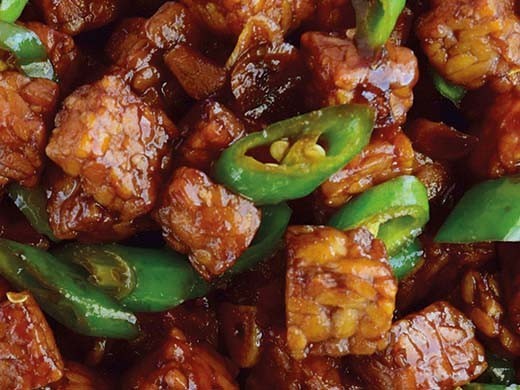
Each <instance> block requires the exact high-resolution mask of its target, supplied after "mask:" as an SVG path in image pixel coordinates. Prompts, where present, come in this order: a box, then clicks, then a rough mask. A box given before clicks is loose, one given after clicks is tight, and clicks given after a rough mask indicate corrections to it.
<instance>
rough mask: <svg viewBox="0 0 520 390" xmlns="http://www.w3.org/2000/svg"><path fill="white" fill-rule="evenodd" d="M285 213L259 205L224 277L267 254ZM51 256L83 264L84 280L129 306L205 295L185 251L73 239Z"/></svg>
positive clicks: (166, 305) (164, 305)
mask: <svg viewBox="0 0 520 390" xmlns="http://www.w3.org/2000/svg"><path fill="white" fill-rule="evenodd" d="M290 216H291V209H290V208H289V207H288V206H287V205H286V204H280V205H275V206H265V207H263V208H262V223H261V225H260V228H259V229H258V232H257V234H256V236H255V239H254V240H253V243H252V244H251V246H250V247H249V248H248V249H247V250H246V251H245V252H244V253H243V254H242V256H240V257H239V259H238V260H237V263H236V264H235V266H234V267H233V268H232V269H230V270H229V271H228V272H227V273H226V275H225V276H224V277H226V278H227V277H232V276H234V275H236V274H238V273H240V272H243V271H245V270H247V269H250V268H252V267H253V266H254V265H255V264H257V263H258V262H260V261H262V260H264V259H265V258H267V257H269V256H270V255H272V253H273V252H274V251H275V250H276V248H277V244H278V243H279V242H280V240H281V239H282V237H283V234H284V232H285V229H286V228H287V225H288V224H289V218H290ZM53 255H54V256H56V257H58V258H59V259H62V260H63V261H66V262H73V263H76V264H78V265H80V266H81V267H83V268H84V269H85V271H86V272H87V273H88V281H89V282H90V283H92V284H93V285H95V286H97V287H99V288H100V289H102V290H103V291H104V292H105V293H107V294H108V295H110V296H113V297H114V298H116V299H117V300H118V301H119V302H120V303H121V304H122V305H123V306H125V307H126V308H128V309H129V310H132V311H139V312H157V311H164V310H168V309H171V308H173V307H175V306H178V305H180V304H181V303H183V302H184V301H186V300H189V299H193V298H197V297H201V296H203V295H205V294H207V293H208V292H209V291H210V289H211V287H212V286H210V285H209V284H207V283H206V282H205V281H204V280H203V279H202V278H201V277H200V276H199V275H198V274H197V272H196V271H195V270H194V269H193V267H192V266H191V265H190V263H189V262H188V259H187V258H186V257H185V256H183V255H181V254H179V253H176V252H174V251H171V250H167V249H145V248H134V247H125V246H122V245H117V244H108V245H83V244H77V243H75V244H69V245H65V246H63V247H61V248H58V249H56V250H54V251H53Z"/></svg>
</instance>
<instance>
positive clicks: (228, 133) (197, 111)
mask: <svg viewBox="0 0 520 390" xmlns="http://www.w3.org/2000/svg"><path fill="white" fill-rule="evenodd" d="M179 127H180V129H181V132H182V133H186V136H187V138H186V140H185V141H184V142H183V143H182V145H181V147H180V148H179V150H178V153H179V155H180V162H181V163H182V164H183V165H187V166H189V167H192V168H197V169H200V170H202V171H204V172H208V171H209V169H210V167H211V164H212V163H213V161H215V160H216V159H217V158H218V156H219V155H220V152H221V151H222V150H224V149H225V148H227V147H228V146H229V145H230V144H231V143H233V142H234V141H236V140H237V139H239V138H240V137H242V135H244V132H245V129H244V125H243V124H242V122H241V121H240V120H239V119H238V118H237V117H236V116H235V115H234V114H233V113H232V112H231V111H230V110H228V109H227V108H226V107H225V106H223V105H222V104H220V103H218V102H216V101H213V100H206V101H204V102H202V103H201V104H199V105H197V106H195V107H194V108H193V109H192V110H191V111H190V112H189V113H188V115H187V116H186V117H185V118H184V119H183V121H182V122H181V123H180V125H179Z"/></svg>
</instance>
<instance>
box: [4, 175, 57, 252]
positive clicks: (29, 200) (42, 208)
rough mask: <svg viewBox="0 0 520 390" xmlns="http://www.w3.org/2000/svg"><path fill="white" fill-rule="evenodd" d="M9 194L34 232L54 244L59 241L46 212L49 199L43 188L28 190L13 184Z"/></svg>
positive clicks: (9, 188)
mask: <svg viewBox="0 0 520 390" xmlns="http://www.w3.org/2000/svg"><path fill="white" fill-rule="evenodd" d="M7 192H8V194H9V197H10V198H11V199H12V200H13V202H14V204H15V205H16V206H17V207H18V209H19V210H20V211H21V212H22V213H23V215H25V218H27V220H28V221H29V223H30V224H31V226H32V227H33V228H34V230H36V231H37V232H38V233H40V234H43V235H45V236H47V237H49V239H51V240H52V241H54V242H58V241H59V240H58V239H57V238H56V236H54V233H53V232H52V229H51V227H50V226H49V215H48V214H47V210H46V207H47V206H46V205H47V198H46V197H45V191H44V190H43V188H41V187H34V188H26V187H22V186H21V185H19V184H17V183H13V184H11V185H9V187H8V188H7Z"/></svg>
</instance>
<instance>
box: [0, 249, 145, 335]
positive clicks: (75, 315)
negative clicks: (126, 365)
mask: <svg viewBox="0 0 520 390" xmlns="http://www.w3.org/2000/svg"><path fill="white" fill-rule="evenodd" d="M0 274H1V275H2V276H3V277H5V278H6V279H7V280H8V281H9V282H10V283H11V284H13V285H14V286H15V287H17V288H19V289H23V290H28V291H30V292H31V293H32V294H33V295H34V297H35V298H36V300H37V301H38V303H39V304H40V306H41V307H42V309H43V310H44V311H45V312H46V313H47V314H49V315H50V316H51V317H53V318H54V319H55V320H56V321H58V322H60V323H61V324H63V325H65V326H67V327H68V328H70V329H72V330H73V331H75V332H77V333H80V334H83V335H87V336H96V337H109V338H122V339H132V338H135V337H136V336H137V335H138V333H139V329H138V326H137V319H136V317H135V316H134V315H133V314H132V313H130V312H128V311H126V310H124V309H123V308H122V307H121V306H120V305H119V304H118V303H117V302H116V301H115V300H113V299H112V298H110V297H109V296H107V295H105V294H104V293H103V292H102V291H101V290H99V289H98V288H96V287H94V286H92V285H91V284H90V283H88V282H87V281H86V280H85V278H84V275H83V273H82V270H81V269H80V268H78V267H76V266H75V265H73V264H69V263H66V262H63V261H60V260H58V259H57V258H56V257H54V256H52V255H51V254H49V253H47V252H45V251H42V250H40V249H37V248H34V247H31V246H28V245H23V244H19V243H17V242H14V241H9V240H5V239H0Z"/></svg>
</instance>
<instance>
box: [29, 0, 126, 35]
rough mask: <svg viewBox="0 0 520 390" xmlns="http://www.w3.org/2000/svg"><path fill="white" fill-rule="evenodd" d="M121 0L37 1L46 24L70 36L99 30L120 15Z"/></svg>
mask: <svg viewBox="0 0 520 390" xmlns="http://www.w3.org/2000/svg"><path fill="white" fill-rule="evenodd" d="M120 3H121V1H120V0H89V1H85V0H81V1H78V0H36V1H35V4H36V5H37V6H38V8H40V9H41V11H42V13H43V18H44V19H45V23H47V24H48V25H49V26H51V27H52V28H55V29H57V30H59V31H62V32H64V33H67V34H70V35H76V34H79V33H80V32H83V31H86V30H91V29H95V28H99V27H101V26H103V25H105V24H108V23H110V22H111V21H112V20H113V19H114V18H115V17H116V16H117V14H118V11H119V6H120Z"/></svg>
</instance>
